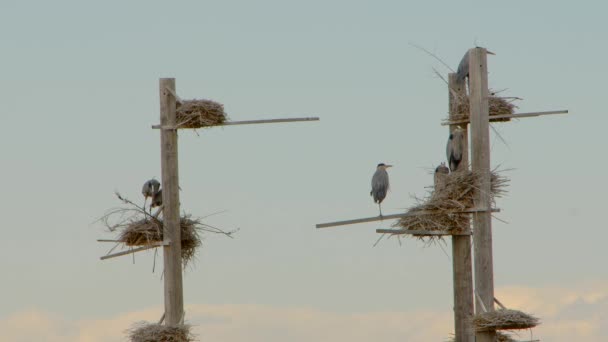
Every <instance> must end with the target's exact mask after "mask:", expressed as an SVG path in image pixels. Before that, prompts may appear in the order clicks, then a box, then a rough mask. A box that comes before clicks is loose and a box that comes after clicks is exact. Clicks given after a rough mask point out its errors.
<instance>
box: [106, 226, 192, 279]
mask: <svg viewBox="0 0 608 342" xmlns="http://www.w3.org/2000/svg"><path fill="white" fill-rule="evenodd" d="M201 224H202V223H201V222H200V220H197V219H192V218H190V216H188V215H185V216H182V217H181V218H180V221H179V226H180V230H181V240H182V263H183V265H184V267H186V265H187V264H188V262H190V261H191V260H192V259H193V258H194V255H195V254H196V249H197V248H198V247H200V246H201V245H202V243H201V238H200V236H199V234H198V230H200V228H199V227H200V226H201ZM163 238H164V237H163V221H162V220H160V219H158V218H155V217H145V218H143V219H140V220H136V221H132V222H131V223H129V224H127V225H126V226H125V227H124V228H123V230H122V231H121V233H120V236H119V238H118V240H119V241H120V242H122V243H124V244H125V245H127V246H146V245H149V244H151V243H155V242H162V241H163Z"/></svg>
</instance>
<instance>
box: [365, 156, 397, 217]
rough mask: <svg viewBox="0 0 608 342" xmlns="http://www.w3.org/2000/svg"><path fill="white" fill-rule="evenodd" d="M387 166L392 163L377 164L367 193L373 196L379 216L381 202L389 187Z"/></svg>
mask: <svg viewBox="0 0 608 342" xmlns="http://www.w3.org/2000/svg"><path fill="white" fill-rule="evenodd" d="M389 167H392V165H386V164H384V163H380V164H378V166H377V167H376V172H375V173H374V175H373V176H372V191H370V193H369V194H370V195H371V196H372V197H373V198H374V203H378V209H379V210H380V216H382V206H381V203H382V201H383V200H384V198H385V197H386V193H387V192H388V188H389V183H388V172H386V169H387V168H389Z"/></svg>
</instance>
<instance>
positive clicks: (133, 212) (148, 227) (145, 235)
mask: <svg viewBox="0 0 608 342" xmlns="http://www.w3.org/2000/svg"><path fill="white" fill-rule="evenodd" d="M116 196H117V197H118V199H119V200H121V201H122V202H123V203H124V204H125V205H126V206H123V207H119V208H114V209H112V210H110V211H108V212H107V213H106V214H105V215H104V216H103V217H102V218H101V219H100V220H101V221H102V222H103V223H104V224H105V226H106V227H107V228H108V230H110V231H111V232H118V238H117V240H116V241H117V243H118V244H122V245H124V246H127V247H136V246H149V245H150V244H153V243H157V242H162V241H164V234H163V230H164V229H163V228H164V223H163V220H162V219H161V218H159V215H160V214H162V211H160V210H159V212H158V213H157V214H155V215H151V214H150V213H148V212H147V211H146V210H145V209H144V208H142V207H139V206H138V205H136V204H135V203H133V202H131V201H130V200H128V199H126V198H124V197H122V196H121V195H120V194H119V193H116ZM203 232H208V233H216V234H223V235H226V236H228V237H232V234H233V233H235V232H236V230H233V231H224V230H222V229H220V228H216V227H214V226H211V225H208V224H205V223H203V222H202V220H201V219H199V218H193V217H192V216H191V215H189V214H182V216H181V217H180V236H181V245H182V252H181V254H182V265H183V267H184V268H185V267H186V266H187V265H188V264H189V263H190V261H192V260H194V257H195V255H196V251H197V249H198V248H199V247H201V246H202V240H201V233H203Z"/></svg>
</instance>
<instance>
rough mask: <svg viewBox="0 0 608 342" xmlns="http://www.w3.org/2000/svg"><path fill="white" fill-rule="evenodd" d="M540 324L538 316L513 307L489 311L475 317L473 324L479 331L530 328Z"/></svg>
mask: <svg viewBox="0 0 608 342" xmlns="http://www.w3.org/2000/svg"><path fill="white" fill-rule="evenodd" d="M539 324H540V320H539V319H538V318H536V317H534V316H532V315H528V314H527V313H524V312H521V311H518V310H511V309H499V310H496V311H488V312H484V313H481V314H478V315H475V316H474V317H473V325H475V328H476V329H477V331H483V330H516V329H530V328H534V327H535V326H537V325H539Z"/></svg>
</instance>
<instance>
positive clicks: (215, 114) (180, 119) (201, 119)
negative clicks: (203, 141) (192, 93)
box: [175, 100, 228, 128]
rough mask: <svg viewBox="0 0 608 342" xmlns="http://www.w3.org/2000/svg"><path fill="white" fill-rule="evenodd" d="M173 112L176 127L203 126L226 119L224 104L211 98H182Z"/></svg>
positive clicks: (212, 124) (216, 123)
mask: <svg viewBox="0 0 608 342" xmlns="http://www.w3.org/2000/svg"><path fill="white" fill-rule="evenodd" d="M175 114H176V123H177V127H178V128H203V127H209V126H215V125H220V124H223V123H224V122H226V120H228V117H227V116H226V113H225V112H224V105H222V104H221V103H217V102H214V101H211V100H184V101H183V102H182V103H181V105H180V106H179V107H177V111H176V113H175Z"/></svg>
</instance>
